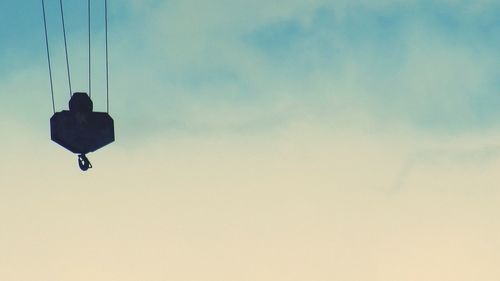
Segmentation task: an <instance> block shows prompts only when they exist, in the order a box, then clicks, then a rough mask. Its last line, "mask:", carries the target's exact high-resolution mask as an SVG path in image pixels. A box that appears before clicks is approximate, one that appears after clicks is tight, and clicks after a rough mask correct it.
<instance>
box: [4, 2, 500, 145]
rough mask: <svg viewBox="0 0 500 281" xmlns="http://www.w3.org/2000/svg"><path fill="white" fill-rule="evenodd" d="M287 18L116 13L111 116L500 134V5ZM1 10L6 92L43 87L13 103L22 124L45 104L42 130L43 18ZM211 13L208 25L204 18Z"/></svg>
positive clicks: (76, 60) (22, 9) (388, 7)
mask: <svg viewBox="0 0 500 281" xmlns="http://www.w3.org/2000/svg"><path fill="white" fill-rule="evenodd" d="M52 2H54V3H52ZM80 2H81V1H66V3H65V6H66V13H67V21H68V23H67V24H68V32H69V42H70V43H69V44H70V59H71V63H72V70H73V73H74V74H73V76H74V77H73V79H74V80H75V81H76V82H75V83H76V85H77V87H76V88H77V89H78V90H81V91H86V90H87V89H86V83H85V79H86V77H85V76H86V75H85V70H86V68H85V67H86V64H85V58H86V53H85V43H86V41H85V40H86V37H85V28H86V26H85V8H86V7H85V3H80ZM57 4H58V3H57V1H48V6H49V7H48V8H47V9H48V13H49V22H50V23H49V27H50V29H49V32H50V33H49V36H50V39H51V47H52V52H53V56H54V59H55V60H56V64H55V66H54V67H55V71H56V77H55V81H56V95H57V98H58V107H59V108H62V107H64V106H65V98H66V96H65V95H64V91H66V86H65V77H64V71H63V70H64V65H63V64H62V63H63V59H64V57H63V53H62V52H61V51H62V49H61V44H62V36H61V30H60V19H59V17H58V11H59V10H58V6H57ZM282 4H283V3H281V2H275V3H274V4H269V7H267V6H266V7H262V5H261V4H260V3H254V4H249V3H247V4H235V3H232V4H231V3H226V2H223V1H221V2H216V3H214V4H213V5H208V4H206V5H205V4H199V3H191V2H176V1H145V2H144V1H143V2H141V3H135V2H134V1H128V2H127V1H120V2H111V4H110V6H111V58H112V69H111V75H112V96H113V99H112V108H113V110H114V112H116V114H117V115H118V116H121V118H118V121H119V120H123V121H124V124H123V126H121V128H122V129H123V130H124V133H127V134H128V133H130V134H133V131H135V130H136V129H139V130H145V131H141V132H140V135H142V134H150V133H154V132H158V131H164V132H168V131H172V132H174V131H175V132H187V131H192V132H198V131H200V130H208V131H212V130H213V129H217V130H229V131H231V130H246V129H253V130H259V129H264V130H265V129H270V130H272V129H273V128H272V127H274V129H277V128H279V127H281V126H287V124H289V123H290V122H292V123H293V122H297V121H300V120H303V119H304V118H308V119H312V120H311V121H312V122H316V123H323V124H325V125H333V124H335V126H338V122H341V123H342V124H341V125H342V126H346V127H356V126H357V125H359V124H356V122H357V121H359V120H356V116H348V117H346V116H347V115H355V114H356V112H362V113H363V115H367V118H369V119H370V120H371V121H372V122H373V123H375V124H373V125H374V126H380V127H384V128H385V127H389V128H390V127H391V126H403V127H409V128H414V129H418V130H424V131H431V132H433V133H454V134H455V133H459V134H460V133H467V132H469V131H475V130H488V129H495V128H497V126H498V120H499V115H498V111H497V108H498V106H499V105H500V100H499V99H500V98H499V95H498V94H497V93H498V92H499V90H500V81H499V78H498V77H500V76H499V69H500V68H499V67H498V66H499V64H500V59H499V56H498V51H497V50H498V47H499V44H500V39H498V36H496V34H497V32H498V29H499V28H500V20H499V17H498V13H499V11H500V7H499V6H500V5H499V4H497V3H495V2H494V1H479V2H474V3H473V4H472V3H467V2H463V1H449V2H447V1H443V2H439V3H435V2H433V1H415V2H411V1H410V2H400V1H381V2H377V4H374V3H368V2H363V1H361V2H352V3H351V2H349V3H348V2H342V1H341V2H339V3H337V4H332V3H329V2H328V1H313V2H311V3H308V4H305V3H302V2H301V1H294V2H291V3H288V2H287V3H286V5H284V4H283V5H282ZM1 5H2V7H1V8H2V11H4V16H2V18H1V22H0V23H1V24H2V26H8V27H9V28H3V29H2V31H1V34H0V35H1V38H4V39H3V44H2V46H1V48H2V50H1V52H0V60H1V62H2V63H1V66H0V67H1V68H0V72H1V73H2V77H3V78H2V81H3V83H2V84H3V86H4V88H5V87H6V85H10V84H11V83H10V81H14V80H16V79H21V80H22V79H23V78H21V77H20V76H22V75H23V74H24V75H28V76H29V77H31V78H30V79H31V80H32V81H33V78H34V77H36V81H33V82H32V83H29V84H25V86H19V85H16V86H17V87H16V86H14V85H12V87H14V89H11V88H9V90H8V91H7V92H8V93H6V94H3V95H2V99H3V103H4V102H5V103H9V102H10V103H14V104H15V105H16V106H15V107H11V109H13V110H14V111H16V112H18V113H17V114H19V112H20V111H19V109H21V108H23V109H26V108H27V107H28V108H29V107H30V105H29V104H26V103H21V102H20V103H17V102H18V101H19V100H20V98H18V96H19V95H22V96H27V97H26V98H27V99H29V100H31V101H36V102H33V103H32V105H36V107H34V108H32V109H30V110H28V113H27V115H29V116H31V117H28V118H35V119H41V118H42V116H44V115H43V114H44V111H46V109H47V108H50V102H49V100H48V99H46V97H47V89H48V83H47V81H44V80H43V78H45V77H44V75H46V73H45V72H46V71H44V70H43V68H44V67H45V56H44V45H43V44H42V43H43V33H42V32H43V30H42V26H41V15H40V11H39V10H40V7H39V6H40V5H38V3H30V2H26V3H24V2H23V3H17V4H12V3H9V2H4V3H2V4H1ZM200 5H201V7H202V8H203V9H204V10H205V13H198V12H197V13H195V14H192V10H193V9H198V8H197V7H199V6H200ZM93 11H94V16H95V18H94V20H95V21H94V27H95V30H94V33H95V36H96V45H95V46H94V51H95V54H94V55H95V61H94V63H95V64H96V65H95V69H96V73H95V74H96V75H95V76H96V77H94V79H95V80H96V81H102V74H103V73H102V66H103V64H102V51H103V49H102V44H99V43H102V3H94V10H93ZM41 42H42V43H41ZM132 66H133V67H132ZM21 73H23V74H21ZM33 76H34V77H33ZM45 80H47V79H45ZM123 81H127V83H124V82H123ZM28 86H29V87H30V88H28ZM99 86H101V87H99ZM101 88H102V84H97V86H96V89H95V92H96V94H97V93H99V92H102V90H103V89H101ZM35 89H36V90H35ZM27 92H30V93H31V94H30V95H27V94H26V93H27ZM21 93H23V94H21ZM44 93H45V94H44ZM99 102H100V101H99V99H98V100H96V103H97V104H99ZM44 104H45V107H47V108H43V105H44ZM132 105H133V106H132ZM199 109H201V110H202V111H200V110H199ZM34 112H36V116H33V113H34ZM14 114H16V113H14ZM49 114H50V112H49ZM20 115H26V113H23V114H20ZM197 115H200V116H197ZM18 117H19V118H21V119H23V118H26V116H24V117H23V116H18ZM345 118H348V119H349V120H345ZM228 119H230V120H228ZM125 120H126V121H125ZM339 120H343V121H339ZM25 122H29V121H28V119H25ZM351 122H352V124H351ZM395 123H398V124H395ZM380 129H383V128H380Z"/></svg>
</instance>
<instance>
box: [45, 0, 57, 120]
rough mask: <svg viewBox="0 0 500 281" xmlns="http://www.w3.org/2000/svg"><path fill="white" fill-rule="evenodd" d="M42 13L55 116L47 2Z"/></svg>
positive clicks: (53, 105)
mask: <svg viewBox="0 0 500 281" xmlns="http://www.w3.org/2000/svg"><path fill="white" fill-rule="evenodd" d="M42 11H43V26H44V28H45V45H46V47H47V62H48V65H49V78H50V92H51V93H52V109H53V111H54V114H55V113H56V104H55V101H54V83H53V81H52V66H51V64H50V50H49V36H48V33H47V16H46V15H45V1H44V0H42Z"/></svg>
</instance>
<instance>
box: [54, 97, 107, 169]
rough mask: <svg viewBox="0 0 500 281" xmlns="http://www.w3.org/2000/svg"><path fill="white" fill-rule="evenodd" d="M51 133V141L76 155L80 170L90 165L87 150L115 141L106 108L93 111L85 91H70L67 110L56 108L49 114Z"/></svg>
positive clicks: (91, 150) (89, 151) (96, 148)
mask: <svg viewBox="0 0 500 281" xmlns="http://www.w3.org/2000/svg"><path fill="white" fill-rule="evenodd" d="M50 133H51V138H52V140H53V141H54V142H56V143H58V144H59V145H61V146H62V147H64V148H66V149H68V150H69V151H71V152H73V153H76V154H78V155H79V157H78V163H79V164H80V168H81V169H82V170H83V171H86V170H88V169H89V168H92V165H90V162H89V160H88V159H87V157H86V154H88V153H91V152H94V151H96V150H98V149H100V148H102V147H104V146H106V145H108V144H110V143H112V142H114V141H115V132H114V125H113V118H111V116H109V114H108V113H106V112H93V104H92V100H91V99H90V98H89V96H88V95H87V94H86V93H75V94H73V96H72V97H71V99H70V101H69V111H68V110H63V111H61V112H57V113H55V114H54V115H53V116H52V118H50ZM82 163H83V165H82Z"/></svg>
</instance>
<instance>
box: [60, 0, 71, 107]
mask: <svg viewBox="0 0 500 281" xmlns="http://www.w3.org/2000/svg"><path fill="white" fill-rule="evenodd" d="M59 6H60V7H61V21H62V28H63V35H64V50H65V51H66V69H67V71H68V84H69V97H70V98H71V96H72V95H73V90H72V89H71V74H70V70H69V69H70V67H69V56H68V42H67V40H66V24H65V21H64V9H63V0H59Z"/></svg>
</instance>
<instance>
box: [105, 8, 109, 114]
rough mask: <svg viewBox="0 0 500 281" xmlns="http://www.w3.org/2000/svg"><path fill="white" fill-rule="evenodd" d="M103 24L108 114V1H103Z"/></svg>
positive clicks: (107, 110)
mask: <svg viewBox="0 0 500 281" xmlns="http://www.w3.org/2000/svg"><path fill="white" fill-rule="evenodd" d="M104 22H105V27H104V29H105V35H106V112H107V113H109V52H108V0H104Z"/></svg>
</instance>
